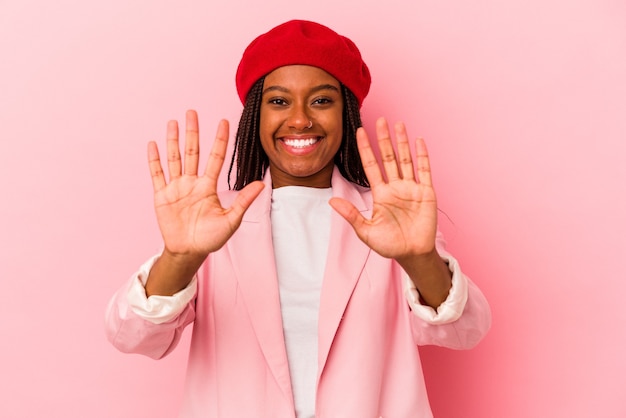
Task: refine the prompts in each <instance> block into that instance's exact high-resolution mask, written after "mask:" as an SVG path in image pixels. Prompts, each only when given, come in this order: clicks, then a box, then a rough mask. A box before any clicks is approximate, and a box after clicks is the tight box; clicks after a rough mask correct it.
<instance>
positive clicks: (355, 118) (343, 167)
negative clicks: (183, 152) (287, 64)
mask: <svg viewBox="0 0 626 418" xmlns="http://www.w3.org/2000/svg"><path fill="white" fill-rule="evenodd" d="M264 80H265V78H264V77H263V78H261V79H259V80H258V81H257V82H256V83H255V84H254V85H253V86H252V88H251V89H250V91H249V92H248V96H247V97H246V103H245V105H244V108H243V112H242V114H241V119H240V120H239V128H238V129H237V135H236V137H235V151H234V153H233V157H232V159H231V161H230V167H229V169H228V187H229V188H232V189H234V190H241V189H243V188H244V187H245V186H246V185H247V184H249V183H252V182H253V181H255V180H261V179H263V175H264V174H265V170H266V169H267V167H268V166H269V159H268V157H267V154H265V151H264V150H263V147H262V146H261V138H260V136H259V124H260V120H261V99H262V95H263V82H264ZM341 93H342V95H343V101H344V103H343V138H342V141H341V145H340V147H339V151H338V152H337V154H336V155H335V159H334V163H335V165H337V167H338V168H339V172H340V173H341V175H342V176H344V177H345V178H346V179H347V180H348V181H351V182H353V183H356V184H358V185H360V186H365V187H369V182H368V181H367V177H366V176H365V171H364V170H363V164H362V163H361V157H360V156H359V151H358V148H357V146H356V130H357V128H359V127H360V126H361V113H360V112H359V102H358V100H357V99H356V97H355V96H354V94H353V93H352V92H351V91H350V90H349V89H348V88H347V87H346V86H344V85H343V84H342V85H341ZM235 164H236V166H237V175H236V178H235V184H234V186H231V184H230V179H231V173H232V171H233V167H234V166H235Z"/></svg>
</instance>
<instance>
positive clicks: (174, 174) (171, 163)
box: [167, 120, 182, 181]
mask: <svg viewBox="0 0 626 418" xmlns="http://www.w3.org/2000/svg"><path fill="white" fill-rule="evenodd" d="M181 167H182V164H181V162H180V149H179V148H178V122H176V121H175V120H171V121H169V122H168V123H167V170H168V171H169V173H170V181H172V180H174V179H176V178H178V177H180V173H181Z"/></svg>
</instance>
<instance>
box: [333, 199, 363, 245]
mask: <svg viewBox="0 0 626 418" xmlns="http://www.w3.org/2000/svg"><path fill="white" fill-rule="evenodd" d="M328 203H329V204H330V206H331V207H332V208H333V209H334V210H335V211H336V212H337V213H338V214H339V215H341V216H342V217H343V218H344V219H345V220H346V221H348V223H349V224H350V225H352V228H354V230H355V231H356V233H357V235H359V236H360V231H361V230H362V228H363V227H364V225H365V218H364V217H363V215H361V212H359V210H358V209H357V208H356V207H355V206H354V205H353V204H352V203H351V202H349V201H347V200H345V199H342V198H340V197H333V198H332V199H330V200H329V202H328Z"/></svg>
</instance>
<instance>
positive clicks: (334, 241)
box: [318, 167, 371, 382]
mask: <svg viewBox="0 0 626 418" xmlns="http://www.w3.org/2000/svg"><path fill="white" fill-rule="evenodd" d="M332 186H333V196H336V197H342V198H344V199H346V200H348V201H350V202H352V204H354V205H355V206H356V208H357V209H358V210H359V211H361V213H363V215H364V216H369V215H370V213H371V207H368V205H367V203H366V202H365V201H364V200H363V198H362V196H361V194H360V193H359V192H358V191H357V189H355V187H354V186H353V185H351V184H350V183H349V182H348V181H347V180H346V179H344V178H343V176H342V175H341V173H340V172H339V170H338V169H337V168H336V167H335V170H334V172H333V177H332ZM330 236H331V241H330V243H329V246H328V256H327V259H326V269H325V272H324V281H323V283H322V293H321V298H320V311H319V324H318V329H319V331H318V382H319V379H320V377H321V375H322V372H323V368H324V366H325V364H326V360H327V359H328V355H329V353H330V348H331V345H332V342H333V339H334V337H335V334H336V332H337V329H338V328H339V325H340V323H341V319H342V317H343V313H344V311H345V309H346V306H347V305H348V302H349V300H350V297H351V296H352V292H353V290H354V287H355V286H356V283H357V281H358V279H359V277H360V275H361V271H362V270H363V266H364V265H365V262H366V260H367V257H368V255H369V253H370V249H369V247H367V246H366V245H364V244H363V242H362V241H361V240H360V239H359V237H357V235H356V233H355V232H354V229H352V226H351V225H350V224H349V223H348V222H347V221H346V220H345V219H343V218H342V217H341V215H339V214H338V213H337V212H335V211H333V212H332V215H331V234H330Z"/></svg>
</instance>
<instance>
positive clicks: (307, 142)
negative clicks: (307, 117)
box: [283, 137, 320, 148]
mask: <svg viewBox="0 0 626 418" xmlns="http://www.w3.org/2000/svg"><path fill="white" fill-rule="evenodd" d="M319 140H320V137H315V138H303V139H297V138H284V139H283V142H284V143H285V145H287V146H288V147H292V148H306V147H310V146H311V145H314V144H316V143H317V141H319Z"/></svg>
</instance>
